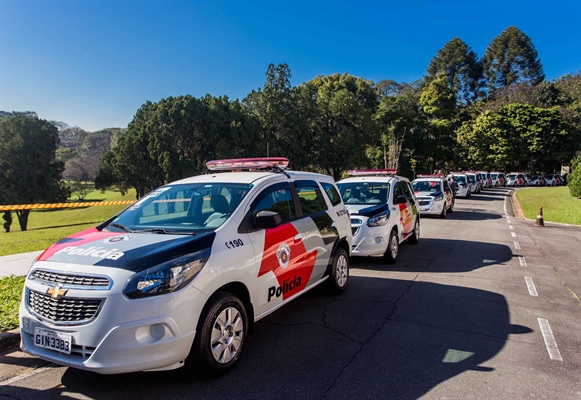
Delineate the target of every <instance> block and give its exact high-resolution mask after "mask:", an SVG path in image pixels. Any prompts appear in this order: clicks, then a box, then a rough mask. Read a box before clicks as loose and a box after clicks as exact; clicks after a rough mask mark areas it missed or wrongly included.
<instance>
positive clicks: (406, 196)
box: [337, 170, 420, 264]
mask: <svg viewBox="0 0 581 400" xmlns="http://www.w3.org/2000/svg"><path fill="white" fill-rule="evenodd" d="M395 173H396V171H395V170H351V171H349V178H347V179H343V180H341V181H339V182H337V186H338V187H339V191H340V192H341V197H342V198H343V201H344V202H345V207H346V208H347V210H348V211H349V214H350V216H351V230H352V233H353V251H352V255H353V256H365V257H383V259H384V260H385V261H386V262H387V263H390V264H391V263H394V262H395V261H396V260H397V257H398V254H399V245H400V243H402V242H403V241H404V240H406V239H407V240H408V241H409V242H410V243H413V244H415V243H418V241H419V239H420V214H419V208H418V200H417V199H416V197H415V195H414V192H413V190H412V188H411V185H410V181H409V180H408V179H407V178H404V177H401V176H396V175H395Z"/></svg>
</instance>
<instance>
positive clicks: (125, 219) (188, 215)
mask: <svg viewBox="0 0 581 400" xmlns="http://www.w3.org/2000/svg"><path fill="white" fill-rule="evenodd" d="M249 190H250V188H249V186H248V184H233V183H215V182H212V183H196V184H181V185H172V186H163V187H161V188H158V189H156V190H154V191H153V192H151V193H148V194H147V195H145V196H144V197H142V198H141V199H139V200H138V201H137V202H136V203H134V204H133V205H132V206H131V207H129V208H127V209H126V210H125V211H123V212H122V213H121V214H119V216H118V217H117V218H116V219H115V220H114V221H113V223H114V224H116V225H118V226H119V225H120V226H122V227H124V228H126V229H125V230H130V231H133V232H140V231H150V232H151V231H155V230H158V231H160V232H164V231H165V232H171V233H177V234H182V233H183V234H191V233H197V232H203V231H208V230H214V229H216V228H217V227H218V226H220V225H222V223H224V222H225V221H226V219H227V218H228V216H230V214H231V213H232V212H233V211H234V210H235V209H236V207H238V205H239V204H240V201H241V200H242V199H243V198H244V196H245V195H246V194H247V193H248V191H249ZM212 215H214V218H213V219H212V221H213V222H212V224H207V222H208V218H209V217H210V216H212ZM110 228H112V229H121V228H119V227H115V225H109V226H108V227H107V229H108V230H109V229H110ZM121 230H124V229H121Z"/></svg>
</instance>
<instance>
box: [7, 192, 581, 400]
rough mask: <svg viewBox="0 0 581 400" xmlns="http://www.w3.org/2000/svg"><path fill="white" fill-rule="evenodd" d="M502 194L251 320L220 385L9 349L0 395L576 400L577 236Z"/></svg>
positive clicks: (461, 207) (465, 206) (579, 390)
mask: <svg viewBox="0 0 581 400" xmlns="http://www.w3.org/2000/svg"><path fill="white" fill-rule="evenodd" d="M507 192H509V190H507V189H492V190H488V191H485V192H483V193H482V194H479V195H474V196H472V198H470V199H467V200H465V199H459V200H458V201H457V203H456V209H455V212H454V213H453V214H449V215H448V217H447V218H446V219H444V220H442V219H439V218H425V219H422V239H421V240H420V243H419V244H418V245H414V246H412V245H403V246H402V247H401V248H400V259H399V260H398V262H397V263H396V264H394V265H389V266H388V265H384V264H382V263H380V262H378V260H375V259H352V264H351V268H352V269H351V277H350V282H349V288H348V289H347V291H346V292H345V293H344V294H343V295H341V296H337V297H327V296H326V295H324V294H323V293H322V291H320V290H317V289H315V290H314V291H311V292H309V293H307V294H305V295H304V296H302V297H301V298H299V299H297V300H295V301H293V302H292V303H290V304H289V305H287V306H285V307H283V308H282V309H280V310H279V311H277V312H275V313H274V314H272V315H270V316H269V317H267V318H266V319H264V320H262V321H260V322H259V323H258V324H257V326H256V329H255V334H254V335H253V336H251V337H250V338H249V341H248V344H247V346H246V349H245V354H244V357H242V359H241V360H240V362H239V364H238V366H237V368H236V369H235V370H234V371H233V372H231V373H230V374H228V375H226V376H224V377H221V378H219V379H214V380H205V379H200V378H198V377H195V376H190V375H189V374H188V371H187V370H184V369H180V370H175V371H168V372H157V373H135V374H126V375H117V376H101V375H97V374H94V373H89V372H84V371H78V370H73V369H68V368H64V367H58V366H53V365H50V364H46V363H44V362H42V361H40V360H37V359H34V358H32V357H28V356H25V355H23V354H22V353H20V352H18V351H16V350H15V349H13V350H9V351H7V352H5V353H3V354H1V355H0V363H1V364H0V381H2V382H0V398H6V399H8V398H10V399H14V398H17V399H30V398H35V399H52V398H62V397H65V398H66V397H68V398H83V399H84V398H95V399H101V398H108V399H112V398H124V399H127V398H152V397H153V398H156V397H157V398H188V399H206V398H211V399H216V398H220V399H221V398H229V399H232V398H244V399H272V398H277V399H286V398H289V399H290V398H292V399H295V398H305V399H343V398H353V399H362V398H368V399H387V398H398V399H415V398H420V397H422V398H453V399H468V398H477V399H480V398H503V399H506V398H548V399H557V398H558V399H580V398H581V335H580V334H579V332H581V303H580V300H579V296H581V229H580V228H577V227H564V226H557V225H551V224H547V225H548V226H547V227H545V228H535V227H534V226H533V223H532V222H529V221H522V220H517V219H516V218H514V217H512V216H511V211H510V210H511V206H510V204H509V203H507V202H506V201H505V199H506V198H507V196H506V193H507ZM505 207H506V208H505Z"/></svg>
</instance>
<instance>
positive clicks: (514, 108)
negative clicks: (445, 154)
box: [458, 104, 577, 172]
mask: <svg viewBox="0 0 581 400" xmlns="http://www.w3.org/2000/svg"><path fill="white" fill-rule="evenodd" d="M576 137H577V133H576V132H575V129H574V128H573V127H571V126H570V125H569V124H568V123H567V122H566V121H565V120H564V119H563V117H562V115H561V113H560V112H559V109H558V108H557V107H554V108H549V109H546V108H538V107H534V106H531V105H529V104H509V105H507V106H505V107H502V108H501V109H500V110H499V111H498V112H491V111H486V112H485V113H484V114H482V115H481V116H480V117H478V118H477V119H476V120H475V121H474V122H470V123H465V124H464V125H463V126H462V128H461V129H460V130H459V131H458V141H459V142H460V143H461V144H462V145H463V146H464V147H465V148H466V149H467V154H468V161H469V162H470V163H471V164H472V165H473V166H474V167H477V168H486V169H494V168H500V169H517V170H521V171H546V172H552V171H553V170H554V169H556V168H558V167H560V165H561V163H562V162H563V161H565V160H569V159H571V157H572V156H573V154H574V152H575V146H574V145H575V138H576Z"/></svg>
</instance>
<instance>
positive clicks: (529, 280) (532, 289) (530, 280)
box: [525, 276, 539, 297]
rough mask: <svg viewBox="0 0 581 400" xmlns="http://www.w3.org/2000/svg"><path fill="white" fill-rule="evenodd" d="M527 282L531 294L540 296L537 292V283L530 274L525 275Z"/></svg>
mask: <svg viewBox="0 0 581 400" xmlns="http://www.w3.org/2000/svg"><path fill="white" fill-rule="evenodd" d="M525 282H526V283H527V288H528V289H529V294H530V295H531V296H536V297H538V296H539V294H538V293H537V288H536V287H535V283H534V282H533V278H531V277H530V276H525Z"/></svg>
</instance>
